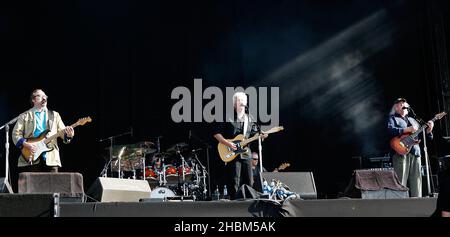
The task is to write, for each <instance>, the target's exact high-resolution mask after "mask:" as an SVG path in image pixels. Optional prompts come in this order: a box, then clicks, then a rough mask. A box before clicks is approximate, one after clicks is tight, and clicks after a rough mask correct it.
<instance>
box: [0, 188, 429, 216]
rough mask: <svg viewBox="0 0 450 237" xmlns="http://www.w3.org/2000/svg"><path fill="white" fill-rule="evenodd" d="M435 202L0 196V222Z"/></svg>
mask: <svg viewBox="0 0 450 237" xmlns="http://www.w3.org/2000/svg"><path fill="white" fill-rule="evenodd" d="M436 201H437V199H436V198H406V199H316V200H288V201H286V202H284V203H282V204H279V203H276V202H273V201H270V200H263V199H246V200H236V201H229V200H220V201H195V202H194V201H165V202H162V201H151V200H146V201H144V202H110V203H108V202H77V201H74V200H64V199H58V198H55V196H54V194H51V193H48V194H1V195H0V217H429V216H431V214H432V213H433V212H434V209H435V207H436Z"/></svg>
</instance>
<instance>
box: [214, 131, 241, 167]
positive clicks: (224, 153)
mask: <svg viewBox="0 0 450 237" xmlns="http://www.w3.org/2000/svg"><path fill="white" fill-rule="evenodd" d="M244 140H245V137H244V135H242V134H239V135H237V136H236V137H235V138H233V139H227V141H230V142H232V143H234V144H235V145H236V147H237V149H236V150H235V151H233V149H231V148H230V147H228V146H225V145H224V144H222V143H219V144H217V150H218V152H219V156H220V159H222V161H223V162H225V163H228V162H230V161H232V160H234V158H236V156H238V155H240V154H242V153H245V152H247V148H246V147H245V146H244V147H241V142H242V141H244Z"/></svg>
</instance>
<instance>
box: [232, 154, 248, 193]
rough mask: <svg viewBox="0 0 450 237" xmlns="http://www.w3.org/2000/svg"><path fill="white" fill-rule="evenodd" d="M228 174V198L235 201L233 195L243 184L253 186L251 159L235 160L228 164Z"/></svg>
mask: <svg viewBox="0 0 450 237" xmlns="http://www.w3.org/2000/svg"><path fill="white" fill-rule="evenodd" d="M228 165H229V169H230V174H231V180H230V182H231V184H230V188H229V189H228V190H229V192H230V197H231V198H232V199H235V195H236V193H237V191H238V189H239V187H241V186H242V185H244V184H247V185H249V186H250V187H252V186H253V171H252V159H245V160H243V159H241V158H239V157H238V158H236V159H235V160H233V161H232V162H230V163H228Z"/></svg>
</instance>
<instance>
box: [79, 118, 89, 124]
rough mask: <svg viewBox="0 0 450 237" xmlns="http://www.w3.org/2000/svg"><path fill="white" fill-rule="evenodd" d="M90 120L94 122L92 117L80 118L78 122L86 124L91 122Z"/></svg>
mask: <svg viewBox="0 0 450 237" xmlns="http://www.w3.org/2000/svg"><path fill="white" fill-rule="evenodd" d="M90 122H92V119H91V117H86V118H80V119H78V121H77V124H78V125H85V124H86V123H90Z"/></svg>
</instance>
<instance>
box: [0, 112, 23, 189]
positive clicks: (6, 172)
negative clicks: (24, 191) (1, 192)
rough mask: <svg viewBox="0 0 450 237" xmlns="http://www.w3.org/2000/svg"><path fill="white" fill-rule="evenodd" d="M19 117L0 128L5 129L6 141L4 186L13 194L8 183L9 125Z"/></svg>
mask: <svg viewBox="0 0 450 237" xmlns="http://www.w3.org/2000/svg"><path fill="white" fill-rule="evenodd" d="M18 118H19V116H17V117H15V118H14V119H12V120H11V121H9V122H7V123H6V124H5V125H3V126H1V127H0V130H2V129H3V128H5V134H6V140H5V153H6V154H5V185H6V188H7V189H8V192H9V193H14V191H13V189H12V187H11V184H10V183H9V179H10V175H9V125H11V124H13V123H15V122H16V121H17V119H18Z"/></svg>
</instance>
